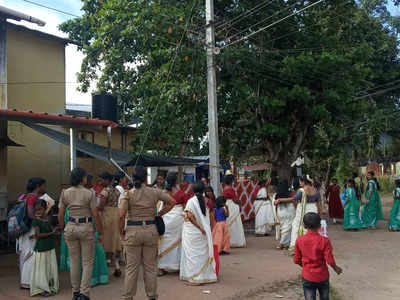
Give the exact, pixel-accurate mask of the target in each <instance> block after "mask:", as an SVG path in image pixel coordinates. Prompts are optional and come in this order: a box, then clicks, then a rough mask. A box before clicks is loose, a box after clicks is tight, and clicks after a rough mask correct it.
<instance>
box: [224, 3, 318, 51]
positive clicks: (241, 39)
mask: <svg viewBox="0 0 400 300" xmlns="http://www.w3.org/2000/svg"><path fill="white" fill-rule="evenodd" d="M322 1H324V0H318V1H317V2H314V3H312V4H310V5H308V6H306V7H304V8H302V9H300V10H298V11H295V12H294V13H291V14H290V15H287V16H286V17H284V18H282V19H280V20H278V21H275V22H273V23H272V24H269V25H267V26H265V27H262V28H260V29H258V30H257V31H255V32H252V33H250V34H249V35H246V36H244V37H242V38H240V39H238V40H236V41H234V42H232V43H230V44H227V45H225V46H222V47H221V49H224V48H226V47H229V46H232V45H234V44H237V43H240V42H241V41H243V40H246V39H248V38H249V37H251V36H253V35H256V34H258V33H260V32H261V31H264V30H266V29H268V28H270V27H272V26H274V25H276V24H278V23H280V22H282V21H284V20H286V19H288V18H290V17H293V16H294V15H297V14H299V13H301V12H303V11H305V10H307V9H309V8H311V7H313V6H314V5H317V4H318V3H321V2H322Z"/></svg>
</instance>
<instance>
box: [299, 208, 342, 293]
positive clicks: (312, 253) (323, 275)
mask: <svg viewBox="0 0 400 300" xmlns="http://www.w3.org/2000/svg"><path fill="white" fill-rule="evenodd" d="M303 223H304V227H305V228H306V229H307V234H305V235H303V236H300V237H299V238H298V239H297V240H296V245H295V249H294V263H295V264H297V265H299V266H301V267H302V268H303V271H302V274H301V275H302V279H303V290H304V298H305V300H315V299H317V298H316V297H317V296H316V293H317V290H318V292H319V295H320V296H319V297H320V300H329V271H328V266H327V264H328V265H330V266H331V267H332V269H333V270H334V271H335V272H336V273H337V274H341V273H342V269H341V268H340V267H339V266H338V265H336V263H335V259H334V257H333V253H332V245H331V242H330V241H329V239H328V238H326V237H323V236H321V235H320V234H319V233H318V230H319V228H320V227H321V218H320V216H319V215H318V214H316V213H313V212H310V213H307V214H305V215H304V219H303Z"/></svg>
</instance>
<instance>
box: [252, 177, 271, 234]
mask: <svg viewBox="0 0 400 300" xmlns="http://www.w3.org/2000/svg"><path fill="white" fill-rule="evenodd" d="M258 185H259V189H257V190H256V191H255V193H254V194H253V197H254V198H255V201H254V211H255V215H256V218H255V233H256V236H265V235H269V234H270V232H271V229H272V226H273V225H274V224H275V218H274V212H273V205H272V202H271V199H270V197H269V195H268V191H267V182H266V181H265V180H260V182H259V183H258Z"/></svg>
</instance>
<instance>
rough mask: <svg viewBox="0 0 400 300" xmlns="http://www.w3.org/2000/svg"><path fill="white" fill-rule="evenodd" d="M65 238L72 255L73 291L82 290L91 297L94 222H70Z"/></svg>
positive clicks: (81, 291) (66, 228) (65, 231)
mask: <svg viewBox="0 0 400 300" xmlns="http://www.w3.org/2000/svg"><path fill="white" fill-rule="evenodd" d="M64 238H65V243H66V244H67V247H68V252H69V256H70V265H71V274H70V275H71V285H72V292H73V293H76V292H80V293H82V294H84V295H85V296H87V297H89V296H90V282H91V280H92V270H93V261H94V229H93V224H92V223H82V224H75V223H71V222H68V224H67V226H66V227H65V230H64ZM81 259H82V260H81ZM81 261H82V267H83V270H82V279H81Z"/></svg>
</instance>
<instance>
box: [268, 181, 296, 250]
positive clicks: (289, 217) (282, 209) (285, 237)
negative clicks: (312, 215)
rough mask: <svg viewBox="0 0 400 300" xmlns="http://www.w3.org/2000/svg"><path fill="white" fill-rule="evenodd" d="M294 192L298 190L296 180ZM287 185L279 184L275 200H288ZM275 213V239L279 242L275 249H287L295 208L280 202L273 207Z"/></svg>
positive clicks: (286, 183)
mask: <svg viewBox="0 0 400 300" xmlns="http://www.w3.org/2000/svg"><path fill="white" fill-rule="evenodd" d="M293 185H294V188H295V190H297V189H298V188H299V182H298V179H297V181H295V182H294V183H293ZM290 196H291V195H290V193H289V184H288V182H287V181H286V180H283V181H281V182H279V184H278V187H277V193H276V195H275V199H282V198H289V197H290ZM274 207H275V211H276V219H277V225H276V239H277V240H278V241H279V245H278V247H277V249H280V250H284V249H289V245H290V237H291V234H292V223H293V219H294V217H295V215H296V208H295V206H294V203H293V202H286V203H283V202H281V203H280V204H278V205H275V206H274Z"/></svg>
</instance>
